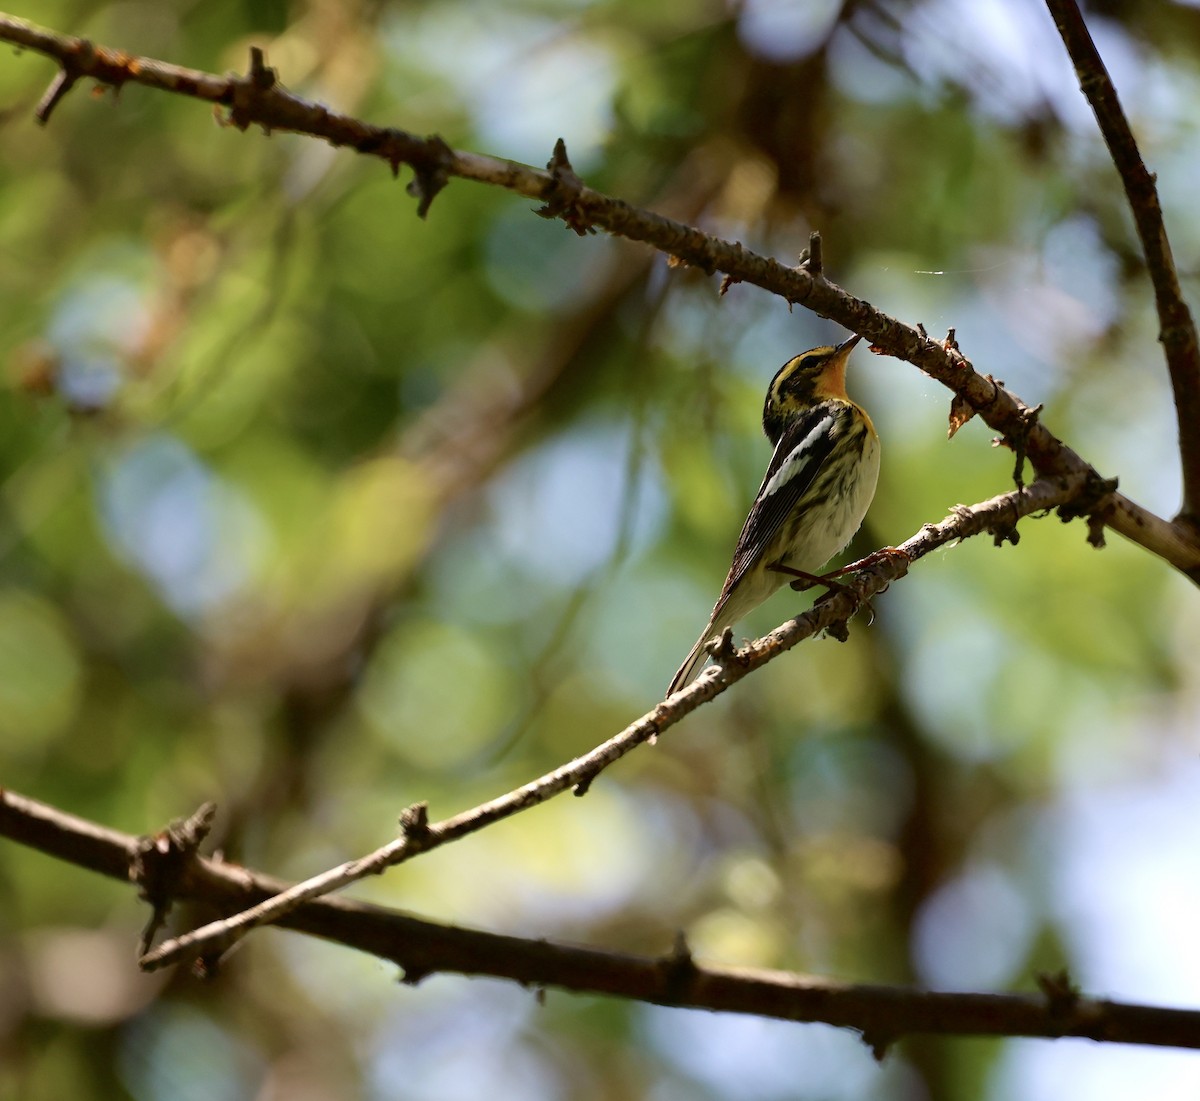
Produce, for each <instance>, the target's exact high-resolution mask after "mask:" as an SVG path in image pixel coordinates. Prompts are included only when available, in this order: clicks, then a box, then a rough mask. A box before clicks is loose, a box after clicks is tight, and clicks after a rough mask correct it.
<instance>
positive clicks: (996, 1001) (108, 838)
mask: <svg viewBox="0 0 1200 1101" xmlns="http://www.w3.org/2000/svg"><path fill="white" fill-rule="evenodd" d="M0 836H5V837H10V838H13V839H15V840H17V841H20V842H23V843H24V844H26V845H28V846H30V847H31V848H36V849H38V850H40V851H42V852H44V853H47V854H49V855H50V856H54V857H58V858H59V859H61V860H66V861H69V862H70V863H72V864H75V865H78V866H79V867H82V868H89V869H91V870H93V871H97V872H100V873H101V874H103V875H107V876H110V877H112V878H115V879H125V878H127V875H128V872H127V869H128V867H129V865H130V862H131V861H132V860H133V859H134V857H135V854H136V853H137V851H138V850H139V848H143V849H144V847H145V842H144V841H143V840H142V839H139V838H136V837H131V836H129V835H128V834H123V833H119V832H118V831H116V830H110V829H106V828H104V827H102V826H98V825H96V824H94V823H92V822H88V821H86V820H84V819H82V818H77V817H75V816H73V815H69V814H66V813H64V812H62V811H59V810H56V809H55V808H54V807H50V806H47V805H46V804H44V803H38V802H36V801H35V800H33V799H28V798H26V797H25V796H21V795H18V794H17V793H16V792H12V791H2V790H0ZM159 836H161V835H159ZM287 887H288V884H286V883H284V882H283V881H281V880H277V879H272V878H270V877H268V876H264V875H261V874H259V873H258V872H254V871H251V870H250V869H247V868H242V867H239V866H237V865H233V864H226V863H223V862H220V861H216V860H210V859H206V858H203V857H198V856H196V857H193V858H192V859H191V860H190V861H189V862H188V863H187V865H186V866H185V867H184V869H183V871H182V874H181V875H179V876H178V877H177V880H176V882H175V898H176V899H177V900H202V901H203V902H204V903H206V904H207V905H211V906H215V907H217V908H218V909H222V910H227V911H228V910H238V909H244V908H245V907H247V906H248V905H251V904H253V903H255V902H257V901H259V900H261V899H263V898H266V897H268V896H271V895H278V894H280V893H282V892H284V891H286V889H287ZM280 924H282V925H284V926H286V927H288V928H290V929H294V930H296V931H298V932H302V933H307V934H309V935H311V936H317V937H321V938H323V939H325V940H329V941H334V942H336V943H338V944H343V945H345V946H346V947H348V948H354V949H357V950H359V951H363V952H370V953H372V954H373V955H376V956H378V957H380V958H382V959H386V960H390V961H392V962H394V963H396V964H397V965H398V966H400V967H401V968H403V970H404V977H405V981H406V982H418V981H420V980H421V979H422V978H424V977H425V976H427V975H431V974H434V973H435V972H451V973H456V974H463V975H487V976H491V977H494V978H499V979H508V980H510V981H513V982H518V983H520V984H522V985H523V986H534V987H539V988H544V987H556V988H559V989H564V990H571V991H576V992H579V993H588V994H606V995H610V996H613V997H620V998H628V999H634V1000H638V1001H645V1002H652V1003H655V1004H658V1005H670V1006H678V1007H689V1008H695V1009H710V1010H720V1011H724V1012H729V1013H745V1014H753V1015H755V1016H760V1017H773V1018H778V1019H782V1020H787V1021H821V1022H824V1023H826V1024H831V1025H837V1026H840V1027H843V1028H852V1029H855V1030H857V1031H858V1032H859V1033H861V1034H862V1036H863V1038H864V1040H866V1041H867V1042H869V1043H871V1044H872V1045H873V1047H875V1048H877V1049H879V1050H883V1049H884V1048H886V1047H887V1046H888V1045H889V1044H891V1043H893V1042H895V1041H896V1040H899V1039H901V1038H902V1037H904V1036H907V1035H912V1034H914V1033H937V1034H941V1035H952V1036H1034V1037H1061V1036H1084V1037H1089V1038H1091V1039H1093V1040H1099V1041H1107V1042H1110V1043H1128V1044H1151V1045H1155V1046H1159V1047H1185V1048H1200V1012H1197V1011H1195V1010H1185V1009H1166V1008H1159V1007H1156V1006H1146V1005H1131V1004H1127V1003H1121V1002H1110V1001H1102V1000H1098V999H1092V998H1085V997H1082V996H1081V995H1080V994H1079V993H1078V992H1077V991H1076V990H1075V989H1074V988H1073V987H1072V986H1071V984H1070V981H1069V979H1068V978H1067V977H1066V976H1065V975H1058V976H1048V977H1042V978H1039V986H1040V987H1041V990H1042V993H1041V994H1040V995H1013V994H949V993H937V992H930V991H923V990H911V989H906V988H904V987H892V986H867V985H861V986H859V985H852V984H848V983H839V982H833V981H830V980H827V979H823V978H820V977H817V976H813V975H797V974H791V973H787V972H781V971H763V970H751V969H746V968H728V967H713V966H708V965H706V964H703V963H698V962H697V961H696V960H695V959H694V958H693V957H692V955H691V953H690V952H689V951H688V948H687V944H686V942H684V941H682V940H681V941H680V942H678V943H677V945H676V946H675V948H673V949H672V950H671V951H670V952H668V953H667V954H666V955H664V956H661V957H649V956H634V955H628V954H624V953H618V952H606V951H602V950H600V949H595V948H584V947H580V946H576V945H569V944H561V943H556V942H553V941H546V940H544V939H541V938H539V939H536V940H532V939H526V938H523V937H514V936H502V935H499V934H496V933H488V932H484V931H482V930H475V929H464V928H461V927H459V926H447V925H439V924H436V923H434V922H431V921H425V920H422V919H421V918H416V917H413V916H411V915H409V914H405V913H401V912H399V911H396V910H390V909H386V908H385V907H382V906H374V905H371V904H369V903H363V902H354V901H352V900H349V899H340V898H339V899H319V900H315V901H309V902H306V903H304V904H303V905H301V906H299V907H298V908H297V909H296V910H294V911H293V912H291V913H290V914H287V915H286V916H284V917H283V918H282V919H281V922H280Z"/></svg>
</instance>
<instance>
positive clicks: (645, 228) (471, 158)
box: [0, 15, 1200, 584]
mask: <svg viewBox="0 0 1200 1101" xmlns="http://www.w3.org/2000/svg"><path fill="white" fill-rule="evenodd" d="M0 41H9V42H13V43H15V44H17V45H19V46H24V47H27V48H29V49H32V50H37V51H39V52H41V53H43V54H46V55H47V56H49V57H52V58H54V59H55V60H56V61H58V62H59V64H60V65H61V66H62V68H63V71H64V72H65V73H67V74H68V76H71V77H73V78H74V80H77V79H78V78H79V77H90V78H92V79H94V80H98V81H101V82H102V83H106V84H110V85H112V86H114V87H121V86H122V85H124V84H127V83H137V84H144V85H146V86H147V87H150V88H155V89H158V90H161V91H167V92H174V93H176V94H179V95H186V96H192V97H194V98H197V99H201V100H205V101H207V102H210V103H215V104H218V105H220V106H223V107H226V108H228V109H229V115H228V121H229V122H230V123H231V124H232V125H234V126H237V127H238V128H239V129H242V130H245V129H246V128H247V127H249V126H250V125H252V124H257V125H260V126H262V127H264V128H265V129H266V130H267V131H268V132H270V131H274V130H284V131H290V132H293V133H299V134H308V135H311V136H313V137H319V138H323V139H324V140H326V141H328V142H329V143H330V144H332V145H336V146H348V147H350V148H353V149H355V150H356V151H358V152H359V153H364V154H367V155H370V156H376V157H379V158H381V159H382V160H384V161H386V162H387V163H388V164H390V165H391V167H392V170H393V171H397V170H398V168H399V166H400V165H401V164H407V165H409V166H410V167H411V168H412V169H413V174H414V178H413V181H412V183H411V184H410V185H409V191H410V192H411V193H413V194H414V195H416V196H417V197H418V208H417V212H418V214H420V215H422V216H424V214H425V213H427V211H428V209H429V204H430V203H431V202H432V201H433V198H434V196H435V195H436V194H437V193H438V191H440V190H441V188H442V187H444V186H445V184H446V182H447V180H449V179H450V178H451V177H459V178H461V179H465V180H474V181H476V182H477V183H486V184H490V185H493V186H496V187H503V188H506V189H508V190H510V191H514V192H516V193H517V194H520V195H525V196H528V197H530V198H535V199H539V200H541V201H543V202H544V203H545V204H546V205H545V206H544V207H543V208H542V209H541V210H540V211H539V213H541V214H543V215H544V216H546V217H557V218H561V219H562V220H563V221H564V222H566V223H567V225H569V226H570V227H571V228H572V229H574V230H575V231H576V232H578V233H585V232H587V231H588V230H590V229H592V228H593V227H599V228H601V229H604V230H606V231H607V232H608V233H611V234H613V235H615V236H619V237H625V238H628V239H629V240H633V241H640V242H642V243H644V244H648V245H650V246H652V247H654V248H655V249H658V250H659V251H660V252H664V253H666V254H668V255H670V256H673V257H675V258H676V259H677V260H680V261H683V262H684V263H687V264H690V265H692V266H694V267H698V268H701V269H702V270H704V271H706V272H710V273H712V272H718V271H719V272H723V273H725V274H726V276H728V277H730V279H732V280H734V281H736V282H743V283H753V284H754V285H755V286H758V287H761V288H762V289H764V290H767V291H770V292H772V293H774V294H777V295H779V296H781V297H782V298H784V299H786V300H787V301H788V302H792V303H798V304H800V305H803V306H804V307H805V308H806V309H809V310H811V311H812V312H813V313H816V314H819V315H820V316H821V317H826V318H829V319H830V320H832V321H836V322H837V323H838V324H840V325H842V326H843V327H844V328H847V329H849V330H850V331H851V332H856V333H861V334H862V335H863V336H865V337H867V338H868V339H869V340H870V341H871V343H872V344H873V345H874V346H875V347H876V348H877V349H878V350H880V351H882V352H885V353H886V354H888V355H890V356H894V357H896V358H897V359H904V360H907V361H908V362H910V363H912V364H914V365H915V366H917V367H919V368H920V369H921V370H922V371H924V372H925V373H926V374H927V375H929V376H931V377H932V378H935V379H937V380H938V381H939V382H941V383H942V384H943V385H945V386H947V387H948V388H949V389H950V390H952V391H953V392H954V393H955V395H956V399H957V401H958V403H959V405H960V406H965V407H966V408H968V409H969V410H971V411H973V412H974V413H976V414H978V415H979V416H980V417H981V418H982V420H983V421H984V422H985V423H986V424H987V425H988V426H989V427H991V428H993V429H995V430H996V431H997V432H1000V433H1001V434H1002V435H1003V436H1004V438H1005V439H1006V440H1010V441H1021V445H1022V447H1023V448H1024V451H1025V453H1026V454H1027V455H1028V457H1029V459H1030V460H1031V462H1032V463H1033V465H1034V468H1035V469H1036V470H1037V472H1038V473H1039V474H1043V475H1057V474H1065V473H1071V474H1076V475H1080V476H1083V477H1087V478H1091V479H1098V478H1099V474H1098V472H1097V471H1096V470H1095V469H1094V468H1093V467H1091V466H1090V465H1089V464H1088V463H1087V462H1085V461H1084V460H1083V459H1082V458H1081V457H1080V456H1079V455H1078V454H1076V453H1075V452H1074V451H1073V450H1072V449H1071V448H1069V447H1067V446H1066V445H1065V444H1064V443H1063V442H1062V441H1061V440H1059V439H1058V438H1057V437H1056V436H1054V435H1053V434H1052V433H1051V432H1050V431H1049V430H1048V429H1047V428H1046V427H1045V426H1044V425H1043V424H1041V422H1040V421H1039V422H1036V423H1032V424H1031V423H1030V421H1029V419H1028V416H1027V413H1028V407H1027V406H1026V405H1025V404H1024V403H1023V402H1021V400H1020V399H1019V398H1017V397H1016V396H1015V395H1013V394H1012V393H1010V392H1009V391H1007V390H1006V389H1004V387H1003V386H1001V385H1000V384H999V383H997V382H996V381H995V380H994V379H992V378H991V377H990V376H988V375H980V374H979V373H977V372H976V371H975V369H974V367H973V366H972V365H971V363H970V361H969V360H968V359H967V358H966V357H965V356H963V355H962V353H961V352H960V351H959V350H958V348H957V347H956V346H955V345H953V344H952V343H951V342H945V343H942V342H938V341H934V340H931V339H930V338H929V337H928V336H927V335H926V333H925V331H924V329H923V328H921V327H919V326H918V327H916V328H914V327H912V326H910V325H906V324H904V323H903V322H900V321H898V320H896V319H895V318H893V317H890V316H888V315H887V314H885V313H882V312H881V311H879V310H877V309H875V307H874V306H872V305H871V304H870V303H869V302H866V301H864V300H863V299H861V298H855V297H854V296H853V295H851V294H849V293H848V292H846V291H845V290H843V289H842V288H841V287H839V286H837V285H836V284H835V283H832V282H830V281H829V280H828V279H826V278H825V277H824V275H823V274H820V273H819V272H812V271H810V270H808V269H807V267H805V266H803V265H802V266H800V267H795V268H792V267H787V266H786V265H784V264H781V263H779V262H778V261H776V260H771V259H768V258H767V257H763V256H759V255H757V254H756V253H753V252H751V251H750V250H749V249H747V248H745V247H743V246H742V245H741V244H740V243H738V242H730V241H725V240H722V239H721V238H719V237H712V236H709V235H708V234H705V233H702V232H701V231H700V230H698V229H695V228H693V227H692V226H688V225H684V224H683V223H681V222H676V221H673V220H672V219H670V218H665V217H663V216H661V215H658V214H653V213H651V212H649V211H644V210H639V209H638V208H637V207H634V206H631V205H630V204H628V203H626V202H623V201H621V200H620V199H613V198H610V197H609V196H607V195H604V194H602V193H601V192H598V191H594V190H593V189H591V188H589V187H587V186H585V185H584V184H583V183H582V182H581V181H580V180H579V178H578V177H577V176H576V175H575V173H574V171H572V170H571V167H570V162H569V161H568V160H567V156H566V150H565V147H564V146H563V145H562V143H561V141H560V142H559V144H558V145H557V146H556V147H555V152H554V157H553V158H552V159H551V161H550V163H549V166H548V168H547V169H544V170H543V169H537V168H531V167H529V166H528V165H523V164H519V163H517V162H516V161H508V160H502V159H500V158H497V157H489V156H485V155H483V154H480V153H468V152H463V151H459V150H454V149H451V148H450V147H449V146H447V145H446V144H445V142H443V141H442V139H441V138H439V137H436V136H434V137H429V138H419V137H416V136H414V135H412V134H409V133H406V132H405V131H403V130H397V129H394V128H384V127H379V126H372V125H370V124H369V123H365V122H362V121H361V120H359V119H356V118H352V117H350V116H348V115H343V114H340V113H338V112H336V111H331V110H329V109H328V108H326V107H323V106H321V105H320V104H315V103H310V102H308V101H306V100H303V99H301V98H299V97H298V96H294V95H292V94H291V93H289V92H287V91H286V90H284V89H283V87H282V86H281V85H280V84H279V83H278V82H277V80H276V77H275V73H274V70H272V69H269V68H267V67H266V66H265V64H264V63H263V59H262V55H261V52H257V51H255V52H253V54H252V58H251V69H250V73H249V75H248V76H245V77H240V76H236V75H234V76H226V77H218V76H215V75H213V74H210V73H203V72H198V71H196V70H194V69H184V68H180V67H178V66H174V65H169V64H166V63H165V62H161V61H155V60H153V59H150V58H142V57H132V56H130V55H128V54H124V53H121V52H120V51H116V50H112V49H109V48H107V47H104V46H96V45H94V44H92V43H90V42H88V41H86V40H85V39H80V38H74V37H71V36H69V35H61V34H57V33H56V32H54V31H50V30H47V29H45V28H42V27H37V26H35V25H34V24H32V23H28V22H26V21H25V20H21V19H15V18H13V17H12V16H7V15H0ZM74 80H72V83H73V82H74ZM64 91H65V89H64ZM58 98H61V95H59V96H58V97H57V98H56V99H55V102H57V100H58ZM1097 508H1098V512H1099V513H1100V514H1102V515H1103V516H1104V517H1105V522H1106V523H1108V524H1110V525H1111V526H1112V527H1113V529H1114V530H1116V531H1118V532H1120V533H1121V534H1122V535H1124V536H1125V537H1126V538H1128V539H1130V540H1132V541H1133V542H1135V543H1138V544H1139V545H1140V546H1142V547H1144V548H1145V549H1147V550H1149V551H1151V552H1152V553H1153V554H1156V555H1158V556H1160V557H1161V558H1163V559H1165V560H1166V561H1167V562H1169V563H1170V564H1171V565H1173V566H1175V567H1176V568H1177V569H1179V570H1180V571H1181V572H1183V573H1185V574H1186V575H1187V576H1188V577H1190V578H1191V579H1192V580H1193V581H1195V582H1196V583H1197V584H1200V530H1198V529H1197V528H1196V527H1195V526H1193V525H1191V524H1183V523H1176V524H1172V523H1171V522H1169V521H1167V520H1164V519H1163V518H1161V517H1159V516H1156V515H1154V514H1153V513H1151V512H1148V511H1147V510H1146V509H1144V508H1142V507H1141V506H1139V505H1137V504H1135V503H1134V502H1133V501H1131V500H1129V499H1128V498H1126V497H1123V496H1122V495H1120V494H1117V493H1112V494H1110V495H1108V496H1106V497H1105V499H1104V500H1103V501H1101V502H1097Z"/></svg>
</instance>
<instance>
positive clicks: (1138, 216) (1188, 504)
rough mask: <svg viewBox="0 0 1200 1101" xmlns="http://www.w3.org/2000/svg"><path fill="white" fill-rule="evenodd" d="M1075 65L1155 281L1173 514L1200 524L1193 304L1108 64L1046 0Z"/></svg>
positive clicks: (1078, 20) (1086, 35)
mask: <svg viewBox="0 0 1200 1101" xmlns="http://www.w3.org/2000/svg"><path fill="white" fill-rule="evenodd" d="M1046 7H1047V8H1048V9H1049V11H1050V14H1051V16H1052V17H1053V19H1054V23H1055V25H1056V26H1057V27H1058V33H1059V35H1060V36H1061V37H1062V40H1063V45H1064V46H1066V48H1067V53H1068V54H1069V55H1070V57H1071V61H1072V63H1073V64H1074V66H1075V73H1076V75H1077V76H1078V77H1079V87H1080V89H1081V90H1082V91H1083V94H1084V95H1085V96H1086V97H1087V100H1088V103H1090V104H1091V106H1092V111H1093V112H1094V113H1095V115H1096V122H1097V124H1098V125H1099V127H1100V133H1101V134H1102V135H1103V136H1104V142H1105V144H1106V145H1107V146H1108V152H1109V155H1110V156H1111V157H1112V162H1113V165H1114V166H1115V167H1116V169H1117V172H1118V174H1119V175H1120V177H1121V183H1122V184H1123V185H1124V188H1125V195H1126V198H1128V200H1129V208H1130V210H1131V211H1132V212H1133V220H1134V223H1135V224H1136V226H1137V232H1138V237H1139V238H1140V239H1141V242H1142V251H1143V252H1144V253H1145V256H1146V269H1147V271H1148V272H1149V275H1150V281H1151V283H1152V284H1153V285H1154V301H1155V305H1156V306H1157V308H1158V323H1159V340H1161V341H1162V345H1163V350H1164V352H1165V354H1166V359H1167V370H1168V372H1169V374H1170V376H1171V388H1172V390H1173V392H1174V395H1175V414H1176V418H1177V420H1178V423H1179V454H1180V459H1181V461H1182V465H1183V506H1182V508H1181V510H1180V514H1179V516H1178V517H1176V519H1177V520H1184V521H1186V522H1189V523H1191V524H1192V525H1193V526H1194V525H1197V524H1200V339H1198V338H1197V334H1196V323H1195V321H1194V319H1193V318H1192V313H1191V310H1189V309H1188V305H1187V302H1186V301H1184V297H1183V290H1182V288H1181V287H1180V285H1179V276H1178V274H1177V272H1176V270H1175V259H1174V257H1173V256H1172V255H1171V242H1170V240H1169V239H1168V237H1167V231H1166V227H1165V226H1164V224H1163V213H1162V205H1161V204H1160V203H1159V200H1158V188H1157V187H1156V186H1155V182H1154V175H1153V173H1151V172H1150V170H1149V169H1148V168H1147V167H1146V165H1145V162H1144V161H1143V160H1142V155H1141V153H1140V152H1139V150H1138V145H1137V140H1136V139H1135V138H1134V136H1133V130H1132V129H1131V127H1130V125H1129V120H1128V119H1127V118H1126V117H1125V112H1124V110H1123V109H1122V107H1121V101H1120V99H1119V97H1118V96H1117V89H1116V87H1115V86H1114V85H1113V82H1112V78H1111V77H1110V76H1109V75H1108V69H1107V68H1106V67H1105V65H1104V61H1103V59H1102V58H1101V57H1100V51H1099V50H1097V49H1096V43H1095V42H1094V41H1093V40H1092V36H1091V33H1090V32H1089V31H1088V28H1087V24H1086V23H1085V22H1084V20H1083V15H1082V14H1081V13H1080V11H1079V5H1078V4H1077V3H1076V2H1075V0H1046Z"/></svg>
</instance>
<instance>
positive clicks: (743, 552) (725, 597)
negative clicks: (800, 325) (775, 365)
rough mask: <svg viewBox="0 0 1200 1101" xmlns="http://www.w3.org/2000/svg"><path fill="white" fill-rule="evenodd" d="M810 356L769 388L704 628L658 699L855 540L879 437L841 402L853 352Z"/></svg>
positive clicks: (841, 348) (819, 351)
mask: <svg viewBox="0 0 1200 1101" xmlns="http://www.w3.org/2000/svg"><path fill="white" fill-rule="evenodd" d="M859 339H860V338H859V337H857V336H853V337H851V338H850V339H849V340H847V341H845V342H843V343H842V344H839V345H837V346H836V347H822V348H813V349H812V350H811V351H808V352H804V353H803V354H802V355H798V356H796V357H795V359H790V360H788V362H787V363H785V364H784V365H783V366H782V367H781V368H780V369H779V372H778V373H777V374H776V375H775V377H774V378H773V379H772V380H771V385H770V387H769V388H768V389H767V398H766V401H765V402H764V404H763V431H764V432H766V434H767V439H769V440H770V441H771V443H772V444H773V445H774V447H775V453H774V454H773V455H772V456H771V462H770V464H769V465H768V466H767V473H766V476H765V477H764V478H763V483H762V485H761V486H760V487H759V490H758V495H757V496H756V497H755V498H754V504H753V505H751V506H750V515H749V516H747V517H746V523H745V525H744V526H743V527H742V534H741V535H739V536H738V541H737V546H736V547H735V548H734V551H733V564H732V565H731V566H730V567H729V575H728V576H727V577H726V578H725V585H724V587H723V588H722V589H721V595H720V596H719V597H718V598H717V603H716V606H715V607H714V608H713V610H712V616H711V617H710V618H709V621H708V626H707V627H705V628H704V632H703V634H701V635H700V637H699V638H698V639H697V640H696V645H695V646H693V647H692V650H691V653H689V654H688V656H687V657H686V658H685V659H684V662H683V664H682V665H681V666H680V667H679V672H677V673H676V674H675V678H674V680H672V681H671V687H670V688H669V689H667V695H670V694H671V693H672V692H676V691H678V690H679V689H680V688H682V687H683V686H684V685H685V684H687V683H688V681H690V680H691V679H692V677H693V676H694V675H695V674H696V672H697V671H698V670H699V668H700V667H701V666H702V665H703V664H704V661H705V659H706V658H707V657H708V653H707V651H706V649H705V647H706V646H707V645H708V643H709V642H711V641H712V640H713V639H715V638H718V637H719V636H720V635H721V633H722V632H723V631H724V630H725V628H726V627H730V626H732V625H733V624H734V623H736V622H737V621H738V620H739V619H741V618H742V616H744V615H746V614H747V613H748V612H750V611H751V610H752V609H754V608H757V607H758V605H760V604H761V603H762V602H763V601H764V600H766V599H767V597H769V596H770V595H771V594H772V593H773V592H775V590H776V589H778V588H779V587H780V586H781V585H783V584H784V583H785V582H787V581H789V580H792V579H795V578H800V579H806V580H810V581H813V580H816V578H814V577H813V574H815V572H816V571H817V570H819V569H820V568H821V567H822V566H823V565H824V564H825V563H826V562H828V561H829V559H830V558H832V557H833V556H834V555H835V554H837V553H838V551H840V550H841V549H842V548H843V547H845V546H846V544H847V543H849V542H850V540H851V539H852V538H853V537H854V533H855V532H856V531H858V528H859V525H860V524H861V523H862V520H863V516H865V515H866V512H867V508H868V507H869V506H870V504H871V499H872V498H873V497H874V496H875V483H876V481H877V479H878V477H879V435H878V434H877V433H876V431H875V426H874V425H873V424H872V423H871V418H870V417H869V416H867V413H866V410H864V409H863V408H862V407H861V406H858V405H856V404H855V403H854V402H852V401H851V400H850V398H849V397H848V396H847V394H846V361H847V360H848V359H849V358H850V351H851V349H852V348H853V347H854V345H855V344H857V343H858V341H859Z"/></svg>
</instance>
